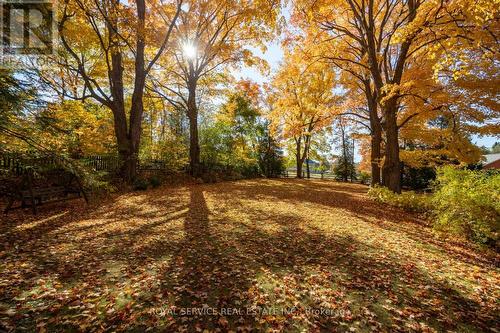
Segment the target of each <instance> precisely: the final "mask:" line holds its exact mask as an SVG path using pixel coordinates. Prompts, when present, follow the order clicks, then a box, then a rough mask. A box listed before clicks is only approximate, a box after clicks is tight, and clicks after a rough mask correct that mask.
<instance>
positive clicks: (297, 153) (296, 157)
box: [295, 138, 303, 178]
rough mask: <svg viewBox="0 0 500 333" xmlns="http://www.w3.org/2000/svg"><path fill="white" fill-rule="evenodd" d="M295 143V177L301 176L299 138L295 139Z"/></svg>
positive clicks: (301, 161)
mask: <svg viewBox="0 0 500 333" xmlns="http://www.w3.org/2000/svg"><path fill="white" fill-rule="evenodd" d="M295 143H296V144H297V151H296V153H295V159H296V162H297V178H302V163H303V160H302V157H301V154H300V145H301V139H300V138H299V139H295Z"/></svg>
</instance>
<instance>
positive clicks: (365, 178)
mask: <svg viewBox="0 0 500 333" xmlns="http://www.w3.org/2000/svg"><path fill="white" fill-rule="evenodd" d="M371 178H372V177H371V176H370V174H369V173H367V172H364V171H361V172H360V173H359V175H358V179H359V181H360V182H361V184H368V183H369V182H370V180H371Z"/></svg>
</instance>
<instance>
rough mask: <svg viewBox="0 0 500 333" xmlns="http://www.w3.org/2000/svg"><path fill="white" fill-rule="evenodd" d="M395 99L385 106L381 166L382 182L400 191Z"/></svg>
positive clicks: (395, 190)
mask: <svg viewBox="0 0 500 333" xmlns="http://www.w3.org/2000/svg"><path fill="white" fill-rule="evenodd" d="M395 108H397V103H396V101H395V100H394V101H390V102H388V104H387V105H386V107H385V112H384V114H385V135H386V145H385V161H384V166H383V168H382V184H383V185H384V186H387V187H388V188H389V189H390V190H392V191H394V192H396V193H401V162H400V160H399V140H398V130H399V129H398V125H397V119H396V114H397V112H396V110H395Z"/></svg>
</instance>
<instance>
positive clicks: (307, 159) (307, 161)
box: [306, 146, 311, 179]
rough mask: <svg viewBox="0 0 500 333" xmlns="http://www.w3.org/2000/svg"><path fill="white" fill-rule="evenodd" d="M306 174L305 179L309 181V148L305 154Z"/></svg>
mask: <svg viewBox="0 0 500 333" xmlns="http://www.w3.org/2000/svg"><path fill="white" fill-rule="evenodd" d="M306 172H307V179H310V178H311V170H310V168H309V146H308V147H307V154H306Z"/></svg>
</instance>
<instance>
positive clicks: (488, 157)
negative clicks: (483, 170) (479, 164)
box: [483, 153, 500, 165]
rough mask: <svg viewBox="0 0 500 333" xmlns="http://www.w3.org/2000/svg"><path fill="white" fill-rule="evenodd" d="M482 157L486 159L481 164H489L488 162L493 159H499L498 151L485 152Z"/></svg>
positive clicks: (491, 161)
mask: <svg viewBox="0 0 500 333" xmlns="http://www.w3.org/2000/svg"><path fill="white" fill-rule="evenodd" d="M483 157H484V158H485V159H486V161H484V163H483V165H487V164H490V163H493V162H495V161H498V160H500V153H498V154H487V155H483Z"/></svg>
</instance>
